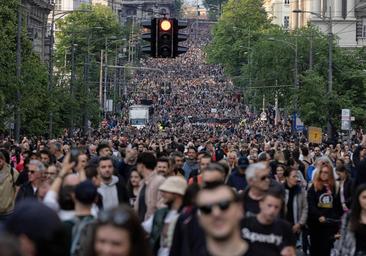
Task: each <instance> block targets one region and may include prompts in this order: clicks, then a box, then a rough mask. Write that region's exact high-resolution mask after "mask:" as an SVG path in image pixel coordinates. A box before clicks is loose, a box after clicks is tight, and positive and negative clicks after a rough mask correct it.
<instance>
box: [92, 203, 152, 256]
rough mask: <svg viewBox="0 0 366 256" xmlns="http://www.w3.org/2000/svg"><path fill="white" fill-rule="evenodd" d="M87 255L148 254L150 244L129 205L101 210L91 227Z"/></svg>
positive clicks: (120, 255) (135, 255) (144, 255)
mask: <svg viewBox="0 0 366 256" xmlns="http://www.w3.org/2000/svg"><path fill="white" fill-rule="evenodd" d="M87 250H88V252H87V253H86V255H87V256H150V255H151V251H150V245H149V243H148V240H147V235H146V233H145V231H144V230H143V228H142V227H141V225H140V222H139V219H138V217H137V216H136V214H135V212H134V211H133V210H132V209H131V207H130V206H127V205H120V206H118V207H117V208H114V209H111V210H108V211H103V212H101V213H100V214H99V217H98V219H97V221H96V223H95V226H94V228H93V233H92V236H91V239H90V242H89V244H88V246H87Z"/></svg>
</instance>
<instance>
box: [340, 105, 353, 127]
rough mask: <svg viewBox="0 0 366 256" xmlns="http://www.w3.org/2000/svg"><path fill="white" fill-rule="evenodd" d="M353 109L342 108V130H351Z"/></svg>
mask: <svg viewBox="0 0 366 256" xmlns="http://www.w3.org/2000/svg"><path fill="white" fill-rule="evenodd" d="M351 121H352V116H351V110H350V109H342V116H341V130H344V131H349V130H351V128H352V126H351Z"/></svg>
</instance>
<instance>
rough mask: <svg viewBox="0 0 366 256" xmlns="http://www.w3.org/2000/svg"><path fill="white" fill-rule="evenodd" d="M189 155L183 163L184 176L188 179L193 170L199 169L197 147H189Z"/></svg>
mask: <svg viewBox="0 0 366 256" xmlns="http://www.w3.org/2000/svg"><path fill="white" fill-rule="evenodd" d="M187 156H188V159H187V160H186V161H185V163H184V165H183V170H184V177H185V178H186V180H188V178H189V177H190V174H191V172H192V171H194V170H197V169H198V163H197V149H196V148H195V147H190V148H188V150H187Z"/></svg>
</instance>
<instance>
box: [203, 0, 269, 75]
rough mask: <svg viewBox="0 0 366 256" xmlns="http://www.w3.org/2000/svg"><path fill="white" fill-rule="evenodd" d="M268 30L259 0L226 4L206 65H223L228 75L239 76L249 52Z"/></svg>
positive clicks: (209, 48) (234, 1)
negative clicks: (261, 34)
mask: <svg viewBox="0 0 366 256" xmlns="http://www.w3.org/2000/svg"><path fill="white" fill-rule="evenodd" d="M271 26H272V25H271V23H270V20H269V19H268V18H267V13H266V11H265V10H264V8H263V5H262V1H261V0H239V1H237V0H229V1H228V2H227V3H226V4H225V5H224V8H223V13H222V16H221V17H220V20H219V22H218V23H217V25H216V26H215V27H214V30H213V40H212V42H211V44H210V45H209V46H208V48H207V52H208V59H209V61H210V62H211V63H220V64H222V65H223V67H224V68H225V71H226V72H227V73H228V74H229V75H232V76H237V75H240V73H241V72H240V68H241V64H242V63H248V54H247V53H248V51H250V49H251V47H252V45H253V44H254V43H255V42H256V41H258V40H259V35H260V33H261V32H262V31H264V30H266V29H269V28H270V27H271Z"/></svg>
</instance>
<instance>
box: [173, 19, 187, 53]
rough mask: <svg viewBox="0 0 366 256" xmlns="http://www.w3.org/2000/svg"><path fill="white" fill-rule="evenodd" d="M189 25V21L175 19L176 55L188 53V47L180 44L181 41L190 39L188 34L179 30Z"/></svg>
mask: <svg viewBox="0 0 366 256" xmlns="http://www.w3.org/2000/svg"><path fill="white" fill-rule="evenodd" d="M187 25H188V23H187V21H182V20H177V19H174V39H173V41H174V47H173V48H174V54H173V55H174V57H176V56H178V55H179V54H183V53H186V52H187V50H188V48H187V47H185V46H180V45H179V42H183V41H186V40H187V39H188V35H187V34H185V33H180V32H179V30H181V29H184V28H186V27H187Z"/></svg>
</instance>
